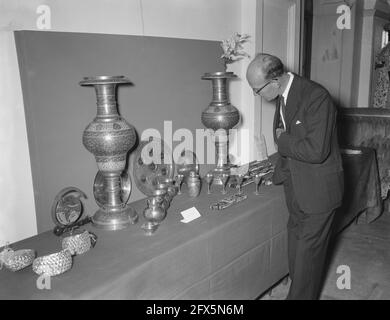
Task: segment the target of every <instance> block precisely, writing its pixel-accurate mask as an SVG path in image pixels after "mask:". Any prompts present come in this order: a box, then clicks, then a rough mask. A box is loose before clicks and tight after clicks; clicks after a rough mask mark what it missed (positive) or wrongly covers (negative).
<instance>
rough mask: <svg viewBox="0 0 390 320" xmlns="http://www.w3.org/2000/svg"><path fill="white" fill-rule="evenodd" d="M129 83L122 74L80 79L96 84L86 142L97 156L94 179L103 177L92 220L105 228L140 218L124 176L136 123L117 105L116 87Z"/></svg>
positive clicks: (123, 225) (96, 189) (119, 226)
mask: <svg viewBox="0 0 390 320" xmlns="http://www.w3.org/2000/svg"><path fill="white" fill-rule="evenodd" d="M127 83H130V81H129V80H128V79H127V78H125V77H123V76H110V77H108V76H100V77H87V78H84V80H82V81H81V82H80V85H81V86H93V87H94V88H95V91H96V96H97V115H96V117H95V119H94V120H93V121H92V122H91V123H90V124H89V125H88V126H87V127H86V129H85V130H84V133H83V144H84V146H85V148H86V149H87V150H88V151H89V152H91V153H92V154H93V155H94V156H95V159H96V163H97V166H98V169H99V172H98V173H97V178H99V177H101V178H100V179H96V178H95V182H96V180H102V181H100V183H99V184H96V183H95V185H94V196H95V200H96V202H97V204H98V206H99V207H100V209H99V210H98V211H97V212H96V213H95V215H94V216H93V218H92V222H93V224H94V225H95V226H96V227H98V228H102V229H106V230H119V229H124V228H126V227H128V226H129V225H130V224H134V223H136V222H137V220H138V215H137V213H136V211H135V210H134V209H133V208H131V207H130V206H129V205H127V201H128V200H129V197H130V191H131V190H129V186H131V180H130V176H129V175H124V176H121V175H122V173H123V171H124V169H125V165H126V157H127V153H128V152H129V150H130V149H131V148H132V147H133V146H134V144H135V142H136V133H135V129H134V127H133V126H131V125H130V124H129V123H127V122H126V120H124V119H123V118H122V117H121V116H120V114H119V113H118V107H117V100H116V88H117V86H118V85H120V84H127ZM124 180H125V181H124ZM130 188H131V187H130ZM124 189H126V190H124ZM124 195H125V196H124Z"/></svg>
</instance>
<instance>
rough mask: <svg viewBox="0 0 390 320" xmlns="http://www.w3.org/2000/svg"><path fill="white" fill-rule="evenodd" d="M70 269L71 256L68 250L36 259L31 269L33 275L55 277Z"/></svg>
mask: <svg viewBox="0 0 390 320" xmlns="http://www.w3.org/2000/svg"><path fill="white" fill-rule="evenodd" d="M71 267H72V255H71V253H70V251H69V250H63V251H60V252H58V253H53V254H50V255H47V256H43V257H39V258H36V259H35V260H34V262H33V265H32V268H33V270H34V272H35V273H37V274H39V275H41V274H45V275H48V276H57V275H59V274H62V273H64V272H66V271H68V270H69V269H70V268H71Z"/></svg>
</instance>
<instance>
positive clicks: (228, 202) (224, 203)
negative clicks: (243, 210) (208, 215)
mask: <svg viewBox="0 0 390 320" xmlns="http://www.w3.org/2000/svg"><path fill="white" fill-rule="evenodd" d="M247 198H248V196H247V195H246V194H234V195H232V196H230V197H228V198H225V199H222V200H219V201H218V202H216V203H214V204H212V205H211V206H210V209H211V210H224V209H226V208H229V207H230V206H232V205H233V204H236V203H239V202H241V201H244V200H246V199H247Z"/></svg>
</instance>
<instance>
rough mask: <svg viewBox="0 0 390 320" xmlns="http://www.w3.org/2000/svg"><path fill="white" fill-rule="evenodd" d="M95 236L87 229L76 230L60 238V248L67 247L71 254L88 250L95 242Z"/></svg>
mask: <svg viewBox="0 0 390 320" xmlns="http://www.w3.org/2000/svg"><path fill="white" fill-rule="evenodd" d="M96 240H97V237H96V235H94V234H93V233H89V232H88V231H87V230H78V231H76V233H72V234H70V235H68V236H66V237H64V238H63V239H62V249H63V250H65V249H68V250H69V251H70V253H71V254H72V255H75V254H77V255H79V254H83V253H85V252H87V251H89V250H90V249H91V248H93V247H94V246H95V244H96Z"/></svg>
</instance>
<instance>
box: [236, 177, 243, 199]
mask: <svg viewBox="0 0 390 320" xmlns="http://www.w3.org/2000/svg"><path fill="white" fill-rule="evenodd" d="M243 181H244V175H242V174H239V175H237V185H238V194H242V182H243Z"/></svg>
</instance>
